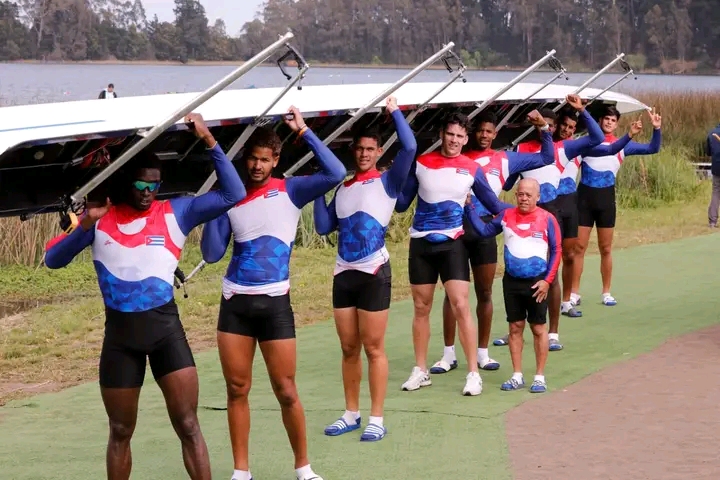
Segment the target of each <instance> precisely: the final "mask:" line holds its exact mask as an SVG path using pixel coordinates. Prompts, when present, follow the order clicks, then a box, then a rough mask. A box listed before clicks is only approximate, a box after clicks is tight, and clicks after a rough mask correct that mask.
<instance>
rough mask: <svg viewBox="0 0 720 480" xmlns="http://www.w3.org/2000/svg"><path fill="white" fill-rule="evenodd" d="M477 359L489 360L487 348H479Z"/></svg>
mask: <svg viewBox="0 0 720 480" xmlns="http://www.w3.org/2000/svg"><path fill="white" fill-rule="evenodd" d="M477 358H478V361H481V360H489V359H490V355H489V354H488V349H487V348H478V351H477Z"/></svg>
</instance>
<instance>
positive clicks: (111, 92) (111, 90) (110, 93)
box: [98, 83, 117, 100]
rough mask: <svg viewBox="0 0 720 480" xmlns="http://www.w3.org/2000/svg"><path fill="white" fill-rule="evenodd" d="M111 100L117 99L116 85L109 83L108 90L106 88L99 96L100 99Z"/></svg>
mask: <svg viewBox="0 0 720 480" xmlns="http://www.w3.org/2000/svg"><path fill="white" fill-rule="evenodd" d="M111 98H117V93H116V92H115V85H113V84H112V83H108V86H107V88H104V89H103V90H102V91H101V92H100V95H98V99H101V100H102V99H106V100H109V99H111Z"/></svg>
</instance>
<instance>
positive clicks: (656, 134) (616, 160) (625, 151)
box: [580, 128, 662, 188]
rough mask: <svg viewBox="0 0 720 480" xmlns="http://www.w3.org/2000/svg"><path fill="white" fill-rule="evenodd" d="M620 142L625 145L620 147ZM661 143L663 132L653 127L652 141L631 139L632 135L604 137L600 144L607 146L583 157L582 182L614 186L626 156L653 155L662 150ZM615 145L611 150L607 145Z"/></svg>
mask: <svg viewBox="0 0 720 480" xmlns="http://www.w3.org/2000/svg"><path fill="white" fill-rule="evenodd" d="M620 142H623V143H624V144H625V146H624V147H623V148H621V149H618V148H617V147H618V146H621V145H622V143H620ZM661 143H662V134H661V132H660V129H659V128H655V129H653V133H652V138H651V139H650V143H637V142H633V141H630V137H629V136H627V135H625V136H624V137H623V138H622V139H620V140H618V139H617V138H616V137H615V136H614V135H612V134H609V135H607V136H606V137H605V138H604V141H603V144H602V145H600V146H599V147H606V148H604V149H603V148H599V147H595V148H593V149H591V150H590V151H589V152H587V153H585V155H584V156H583V157H582V165H581V172H582V175H581V177H580V183H582V184H583V185H587V186H588V187H593V188H605V187H612V186H614V185H615V182H616V180H617V173H618V171H619V170H620V167H621V166H622V163H623V161H624V160H625V157H628V156H630V155H653V154H655V153H658V152H659V151H660V144H661ZM616 144H618V145H616ZM613 145H615V146H616V148H614V149H613V150H610V151H609V149H608V148H607V147H612V146H613ZM611 152H614V153H611Z"/></svg>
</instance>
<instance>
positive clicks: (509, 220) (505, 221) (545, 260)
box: [468, 207, 562, 283]
mask: <svg viewBox="0 0 720 480" xmlns="http://www.w3.org/2000/svg"><path fill="white" fill-rule="evenodd" d="M468 210H471V208H469V209H468ZM468 217H469V219H470V222H471V223H472V226H473V228H475V230H477V232H478V234H479V235H480V236H481V237H494V236H496V235H498V234H500V233H502V234H503V240H504V244H505V246H504V247H503V257H504V259H505V271H506V272H507V274H508V275H510V276H511V277H515V278H537V277H540V276H543V277H544V280H545V281H546V282H548V283H552V282H553V280H555V277H556V275H557V272H558V267H559V265H560V258H562V244H561V237H560V227H559V225H558V223H557V220H556V219H555V217H554V216H553V215H552V214H551V213H549V212H547V211H546V210H543V209H542V208H535V209H534V210H533V211H532V212H530V213H522V212H521V211H520V210H519V209H518V208H517V207H513V208H509V209H507V210H504V211H503V212H501V213H500V214H499V215H497V216H496V217H495V218H493V219H492V221H490V222H487V223H485V222H483V221H482V219H481V218H480V216H479V215H478V214H477V212H474V211H470V212H468Z"/></svg>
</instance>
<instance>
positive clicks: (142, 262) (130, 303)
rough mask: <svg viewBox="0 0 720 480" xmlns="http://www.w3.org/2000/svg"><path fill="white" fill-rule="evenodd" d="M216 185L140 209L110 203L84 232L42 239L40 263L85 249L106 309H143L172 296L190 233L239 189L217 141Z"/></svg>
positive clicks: (238, 195)
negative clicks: (213, 188) (45, 241)
mask: <svg viewBox="0 0 720 480" xmlns="http://www.w3.org/2000/svg"><path fill="white" fill-rule="evenodd" d="M211 155H212V159H213V161H214V162H215V171H216V172H217V177H218V182H219V184H220V189H219V190H217V191H212V192H208V193H206V194H204V195H200V196H197V197H178V198H173V199H171V200H166V201H155V202H153V203H152V205H151V206H150V208H149V209H148V210H146V211H139V210H136V209H134V208H131V207H129V206H126V205H116V206H112V207H110V210H109V211H108V212H107V213H106V214H105V215H104V216H103V217H102V218H101V219H100V220H99V221H98V222H97V223H96V224H95V226H94V227H93V228H92V229H90V230H87V231H86V230H84V229H83V227H82V226H78V227H77V228H76V229H75V230H74V231H73V232H72V233H71V234H69V235H67V234H61V235H59V236H58V237H55V238H54V239H52V240H51V241H50V242H48V244H47V247H46V254H45V264H46V265H47V266H48V267H49V268H53V269H54V268H62V267H64V266H66V265H67V264H69V263H70V262H71V261H72V260H73V258H75V256H76V255H77V254H79V253H80V252H81V251H82V250H83V249H85V247H87V246H89V245H92V257H93V264H94V266H95V271H96V272H97V276H98V283H99V285H100V292H101V293H102V296H103V301H104V303H105V305H106V306H107V307H108V308H111V309H113V310H117V311H120V312H145V311H148V310H152V309H154V308H157V307H160V306H162V305H165V304H167V303H169V302H170V301H171V300H173V297H174V294H173V277H174V272H175V269H176V268H177V265H178V261H179V259H180V252H181V251H182V248H183V246H184V244H185V239H186V238H187V236H188V235H189V234H190V231H191V230H192V229H193V228H195V227H196V226H198V225H201V224H203V223H205V222H207V221H210V220H212V219H214V218H216V217H218V216H219V215H222V214H224V213H225V212H227V211H228V209H230V208H232V206H233V205H235V204H236V203H237V202H239V201H240V200H242V199H243V198H244V197H245V187H244V186H243V184H242V181H241V180H240V177H239V176H238V174H237V171H236V170H235V167H234V166H233V165H232V163H230V160H228V158H227V157H226V156H225V154H224V153H223V151H222V148H220V146H219V145H216V146H215V147H214V148H213V149H212V150H211Z"/></svg>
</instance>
